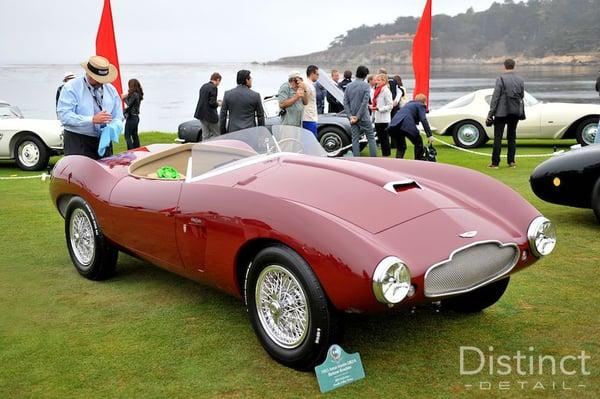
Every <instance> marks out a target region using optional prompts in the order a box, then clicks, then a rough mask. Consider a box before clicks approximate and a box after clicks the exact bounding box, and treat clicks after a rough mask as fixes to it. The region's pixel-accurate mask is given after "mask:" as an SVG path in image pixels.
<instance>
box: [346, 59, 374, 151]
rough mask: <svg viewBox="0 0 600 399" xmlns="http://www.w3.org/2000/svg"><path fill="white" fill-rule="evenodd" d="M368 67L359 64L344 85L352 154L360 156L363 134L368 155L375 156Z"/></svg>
mask: <svg viewBox="0 0 600 399" xmlns="http://www.w3.org/2000/svg"><path fill="white" fill-rule="evenodd" d="M368 74H369V69H368V68H367V67H366V66H364V65H361V66H359V67H358V68H357V69H356V79H355V80H354V82H352V83H349V84H348V86H346V90H345V92H344V110H345V111H346V116H347V117H348V118H349V119H350V133H351V135H352V154H353V155H354V156H355V157H359V156H360V137H361V136H362V135H363V134H364V135H365V136H366V137H367V141H368V143H369V155H370V156H371V157H376V156H377V144H376V142H375V133H374V132H373V123H372V122H371V114H369V100H370V99H371V87H370V86H369V84H368V83H367V82H365V79H366V77H367V75H368Z"/></svg>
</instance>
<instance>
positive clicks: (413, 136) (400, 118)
mask: <svg viewBox="0 0 600 399" xmlns="http://www.w3.org/2000/svg"><path fill="white" fill-rule="evenodd" d="M426 104H427V96H426V95H425V94H417V95H416V96H415V99H414V100H413V101H410V102H408V103H407V104H406V105H405V106H403V107H402V108H400V110H399V111H398V112H396V115H394V117H393V118H392V121H391V122H390V126H389V127H388V132H389V134H390V136H392V137H395V138H396V143H397V146H398V148H397V149H396V158H404V153H405V152H406V139H407V138H408V139H409V140H410V141H411V143H413V145H414V146H415V159H417V160H423V159H425V158H424V156H423V153H424V151H425V148H424V147H423V140H422V139H421V134H420V133H419V129H418V128H417V126H418V125H419V123H421V124H422V125H423V129H425V133H426V134H427V138H428V140H429V143H432V142H433V135H432V133H431V128H430V127H429V122H428V121H427V116H426V113H427V106H426Z"/></svg>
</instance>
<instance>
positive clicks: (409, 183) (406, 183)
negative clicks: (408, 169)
mask: <svg viewBox="0 0 600 399" xmlns="http://www.w3.org/2000/svg"><path fill="white" fill-rule="evenodd" d="M383 188H384V189H386V190H388V191H389V192H391V193H394V194H396V193H401V192H402V191H407V190H411V189H413V188H418V189H421V186H420V185H419V183H417V182H416V181H414V180H399V181H391V182H389V183H387V184H386V185H385V186H383Z"/></svg>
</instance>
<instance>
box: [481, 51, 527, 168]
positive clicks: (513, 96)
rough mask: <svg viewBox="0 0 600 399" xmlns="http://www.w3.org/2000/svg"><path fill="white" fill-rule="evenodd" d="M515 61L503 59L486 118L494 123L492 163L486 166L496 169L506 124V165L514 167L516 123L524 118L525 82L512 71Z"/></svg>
mask: <svg viewBox="0 0 600 399" xmlns="http://www.w3.org/2000/svg"><path fill="white" fill-rule="evenodd" d="M514 69H515V61H514V60H512V59H510V58H508V59H506V60H505V61H504V73H503V74H501V75H500V76H499V77H498V79H496V86H495V87H494V94H493V95H492V100H491V102H490V112H489V113H488V120H491V121H492V122H493V124H494V147H493V150H492V163H491V164H489V165H488V168H492V169H498V165H499V164H500V149H501V148H502V136H503V135H504V126H506V140H507V141H508V154H507V159H506V160H507V162H508V166H509V167H511V168H514V167H516V166H517V164H516V163H515V153H516V152H517V144H516V141H517V124H518V123H519V120H520V119H525V115H524V112H525V108H524V104H523V97H524V96H525V82H524V81H523V78H521V77H520V76H518V75H516V74H515V73H514Z"/></svg>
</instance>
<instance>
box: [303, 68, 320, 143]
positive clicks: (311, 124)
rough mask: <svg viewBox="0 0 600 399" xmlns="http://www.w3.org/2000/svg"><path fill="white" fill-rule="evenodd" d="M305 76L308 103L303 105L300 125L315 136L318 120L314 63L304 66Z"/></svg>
mask: <svg viewBox="0 0 600 399" xmlns="http://www.w3.org/2000/svg"><path fill="white" fill-rule="evenodd" d="M306 78H307V79H306V82H305V86H306V92H307V93H306V97H307V99H308V103H307V104H306V105H305V106H304V113H303V115H302V127H303V128H304V129H306V130H310V131H311V132H312V133H313V134H314V135H315V137H317V122H318V121H319V116H318V113H317V90H316V89H315V82H316V81H317V79H319V68H318V67H316V66H315V65H309V66H308V68H306ZM317 139H318V137H317Z"/></svg>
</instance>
